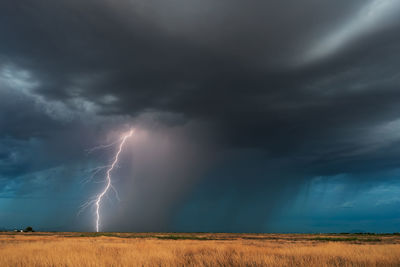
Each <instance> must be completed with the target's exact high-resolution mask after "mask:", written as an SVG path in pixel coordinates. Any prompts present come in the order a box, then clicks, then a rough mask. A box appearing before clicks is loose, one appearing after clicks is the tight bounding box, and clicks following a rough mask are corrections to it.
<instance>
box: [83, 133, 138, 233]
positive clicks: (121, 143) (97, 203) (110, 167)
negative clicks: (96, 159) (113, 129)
mask: <svg viewBox="0 0 400 267" xmlns="http://www.w3.org/2000/svg"><path fill="white" fill-rule="evenodd" d="M132 134H133V129H131V130H130V131H129V132H127V133H124V134H122V136H121V138H120V139H119V140H120V141H119V145H118V150H117V152H116V154H115V156H114V158H113V161H112V163H111V164H110V165H106V166H100V167H97V168H95V169H93V171H94V173H93V174H92V176H91V177H90V178H89V179H92V178H93V177H94V176H95V175H96V174H97V173H98V172H100V171H101V170H103V169H106V168H107V171H106V178H105V181H106V185H105V187H104V189H103V190H102V191H101V193H100V194H98V195H96V196H95V197H94V199H92V200H91V201H89V202H87V203H85V204H84V205H82V210H83V209H85V208H87V207H88V206H89V205H92V204H94V205H95V207H96V232H99V229H100V218H101V216H100V207H101V201H102V199H103V197H104V196H105V195H106V194H107V192H108V191H109V190H110V189H113V190H114V191H115V193H116V195H117V197H118V193H117V191H116V190H115V188H114V187H113V186H112V178H111V172H112V171H113V170H114V169H115V167H116V166H117V163H118V160H119V156H120V154H121V152H122V149H123V147H124V145H125V143H126V140H127V139H128V138H129V137H131V136H132ZM117 143H118V142H114V143H111V144H109V145H102V146H99V147H96V148H94V149H91V150H90V151H89V153H90V152H92V151H94V150H97V149H102V148H107V147H110V146H112V145H114V144H117ZM82 210H81V211H82ZM81 211H80V212H81Z"/></svg>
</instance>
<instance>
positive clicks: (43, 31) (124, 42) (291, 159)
mask: <svg viewBox="0 0 400 267" xmlns="http://www.w3.org/2000/svg"><path fill="white" fill-rule="evenodd" d="M399 11H400V7H399V4H398V3H396V2H395V1H393V0H387V1H379V0H371V1H361V0H354V1H317V0H307V1H286V2H283V1H247V2H243V1H194V0H192V1H183V0H174V1H160V0H152V1H119V2H115V1H106V0H103V1H92V0H89V1H50V2H49V1H41V0H37V1H19V2H17V3H16V2H15V1H2V3H0V34H1V36H2V37H1V38H2V41H1V42H0V60H1V62H0V74H1V75H0V78H1V79H0V86H1V88H0V97H1V98H0V104H1V106H0V110H1V113H0V127H1V132H0V134H1V136H0V137H1V138H3V139H4V140H6V141H3V142H2V143H3V145H4V146H7V144H9V142H11V141H9V140H21V139H23V140H29V138H32V137H35V138H39V139H40V140H46V141H43V144H44V146H45V147H46V149H45V151H48V152H46V153H48V155H47V156H43V157H42V158H47V159H52V160H51V161H50V162H52V163H51V164H49V163H46V164H44V165H45V166H42V165H41V164H37V166H39V165H40V166H41V167H37V168H44V169H46V168H51V167H55V166H57V165H58V164H61V162H64V161H65V160H68V158H75V157H77V155H78V154H79V151H82V150H84V148H87V147H89V146H91V145H93V144H94V143H96V141H97V139H99V138H100V136H102V135H103V136H104V132H106V129H107V127H108V126H116V125H119V124H124V123H127V121H130V120H135V119H136V123H139V124H140V123H144V125H145V127H150V128H151V127H153V126H149V124H148V118H145V119H143V116H142V115H143V114H153V115H152V117H151V119H150V121H153V123H154V125H157V123H156V122H154V121H158V122H160V123H161V124H162V125H163V126H162V127H161V128H158V127H159V126H156V127H154V129H155V130H157V131H161V132H163V131H164V130H165V129H164V127H166V128H168V127H172V128H173V127H183V129H185V131H187V135H189V136H193V135H194V133H193V131H192V130H190V129H191V126H190V127H188V128H185V127H186V126H184V125H185V123H186V124H190V122H192V123H194V124H196V123H198V124H200V125H203V126H204V125H206V127H204V128H202V129H199V130H198V131H199V132H201V134H200V136H203V135H202V134H204V133H205V132H212V133H213V134H212V136H213V137H212V138H209V139H210V140H208V141H209V146H215V147H218V148H219V151H220V152H218V153H219V154H218V155H220V156H221V157H223V158H230V156H231V154H232V153H233V154H234V153H236V152H232V151H243V150H246V149H254V150H256V151H262V153H261V155H260V156H257V157H258V159H260V163H259V165H260V166H263V165H268V164H272V165H274V166H276V170H275V169H274V168H270V167H269V168H264V167H259V168H258V167H255V169H258V170H259V171H257V174H253V176H254V177H260V180H262V181H266V182H265V183H266V184H268V183H271V181H274V183H276V186H277V187H279V186H281V187H283V186H284V185H285V184H287V183H292V184H297V183H298V182H299V181H300V182H301V181H304V180H306V179H308V177H310V176H315V175H334V174H337V173H346V172H349V173H352V172H356V173H359V172H361V173H362V172H367V171H368V172H369V171H378V170H381V169H390V168H393V167H395V166H397V164H398V163H399V162H398V160H397V158H398V155H399V152H400V151H399V149H400V146H399V141H400V136H398V134H397V131H396V129H400V120H399V119H398V118H399V116H400V108H399V100H400V91H399V90H398V84H399V82H400V75H399V72H398V69H399V67H400V66H399V62H400V54H399V53H398V47H399V45H400V39H399V37H398V34H396V33H397V32H398V31H399V30H400V29H399V28H400V19H399V18H400V16H396V15H397V14H399ZM15 88H19V90H15ZM21 88H22V89H21ZM157 114H158V115H157ZM88 121H90V123H89V125H88V124H87V122H88ZM99 125H102V126H99ZM151 125H153V124H151ZM182 125H183V126H182ZM98 129H101V133H100V134H99V132H98V131H97V130H98ZM382 129H383V130H382ZM92 136H95V137H93V138H91V137H92ZM207 138H208V137H207ZM65 139H72V140H76V142H74V143H75V145H73V146H71V145H65V144H63V142H61V143H62V145H61V148H60V147H58V144H60V140H65ZM211 139H213V141H211ZM216 139H217V140H216ZM7 140H8V141H7ZM192 140H196V138H194V139H192ZM215 140H216V141H215ZM12 142H14V141H12ZM187 143H190V142H187ZM85 146H86V147H85ZM57 150H62V151H64V153H62V154H63V155H58V153H57ZM5 151H9V150H7V149H6V150H5ZM210 151H214V150H213V149H210ZM10 153H11V152H3V154H4V155H3V156H1V155H0V163H1V164H6V163H5V162H7V160H8V158H10ZM185 153H188V152H187V151H185ZM213 153H214V152H213ZM238 153H239V152H238ZM227 154H228V156H227ZM55 155H56V156H55ZM222 155H223V156H222ZM243 155H244V154H243ZM204 158H206V157H205V156H202V157H201V159H197V158H196V160H199V161H201V162H203V161H204ZM244 158H245V157H244ZM43 161H46V162H48V161H47V160H43ZM8 162H10V161H9V160H8ZM276 162H279V164H276ZM7 164H8V165H7V166H10V167H9V168H16V166H19V165H15V164H14V165H13V164H11V163H7ZM26 164H28V165H29V164H31V163H30V162H28V163H26ZM143 164H144V163H143ZM190 164H191V163H190ZM190 164H189V165H188V166H191V165H190ZM178 165H179V164H178ZM4 166H5V165H4ZM177 168H178V167H177ZM179 168H183V167H182V166H179ZM16 169H17V168H16ZM19 169H20V170H23V169H24V168H19ZM183 169H185V168H183ZM282 169H285V171H282ZM26 170H29V168H27V169H26ZM2 172H3V173H5V172H6V171H5V169H3V171H2ZM10 173H11V172H10ZM172 173H173V171H172ZM267 174H268V175H267ZM15 175H17V174H15ZM18 175H22V173H18ZM154 175H156V174H154ZM186 175H187V173H186V172H185V171H182V173H179V174H177V176H186ZM229 175H231V174H225V176H229ZM243 175H244V174H243ZM144 176H146V175H144ZM167 176H168V175H167ZM231 176H233V177H234V178H233V179H235V180H239V181H240V180H241V179H243V181H244V178H240V177H239V176H240V175H231ZM277 176H280V177H284V178H282V179H280V180H279V179H276V177H277ZM210 179H211V178H210ZM178 180H179V181H180V182H181V183H184V179H178ZM277 180H279V182H278V181H277ZM294 180H297V181H296V183H295V182H294ZM243 183H245V182H243ZM254 183H255V184H262V183H263V182H259V181H257V182H254ZM150 184H152V183H150ZM238 184H241V183H239V182H238ZM278 185H279V186H278ZM238 187H241V185H238ZM276 191H279V190H276ZM168 194H169V195H170V193H168ZM168 194H167V195H168ZM161 195H162V194H161ZM245 195H246V194H245ZM246 196H247V195H246ZM168 198H170V197H168ZM232 203H236V202H235V201H232ZM232 205H233V206H237V205H236V204H232ZM154 210H156V208H154ZM127 223H129V221H128V222H127Z"/></svg>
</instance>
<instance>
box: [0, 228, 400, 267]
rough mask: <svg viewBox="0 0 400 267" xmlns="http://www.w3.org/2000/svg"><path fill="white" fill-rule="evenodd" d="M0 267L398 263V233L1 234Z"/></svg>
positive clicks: (399, 250)
mask: <svg viewBox="0 0 400 267" xmlns="http://www.w3.org/2000/svg"><path fill="white" fill-rule="evenodd" d="M0 266H13V267H14V266H21V267H22V266H77V267H79V266H310V267H313V266H318V267H320V266H321V267H323V266H400V236H399V235H365V234H363V235H349V234H343V235H305V234H287V235H284V234H282V235H281V234H201V233H198V234H178V233H169V234H162V233H0Z"/></svg>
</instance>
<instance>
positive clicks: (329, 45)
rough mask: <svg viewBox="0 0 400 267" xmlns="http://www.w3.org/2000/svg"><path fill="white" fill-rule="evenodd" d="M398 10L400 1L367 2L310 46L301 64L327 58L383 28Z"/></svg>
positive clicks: (376, 0)
mask: <svg viewBox="0 0 400 267" xmlns="http://www.w3.org/2000/svg"><path fill="white" fill-rule="evenodd" d="M399 8H400V1H398V0H372V1H369V3H367V4H365V6H364V7H363V8H361V9H360V11H359V12H358V13H357V14H355V15H354V16H352V17H351V18H350V19H348V20H347V21H345V22H344V24H341V25H339V27H338V28H337V29H335V30H334V31H333V32H331V33H328V34H327V35H326V37H324V38H319V39H318V40H317V42H316V43H315V44H313V45H311V47H310V48H309V49H308V51H306V53H305V54H304V55H303V56H302V58H301V61H302V62H301V63H303V64H307V63H311V62H313V61H316V60H319V59H322V58H325V57H329V56H330V55H332V54H334V53H335V52H337V51H338V50H340V49H342V48H343V47H345V46H346V45H347V44H348V43H349V42H351V41H353V40H355V39H357V38H359V37H361V36H363V35H365V34H367V33H368V32H371V31H374V30H375V29H376V28H377V27H384V26H385V25H387V24H389V23H390V20H391V19H392V18H393V16H395V15H396V13H397V12H396V11H398V10H399ZM377 25H379V26H377Z"/></svg>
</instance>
